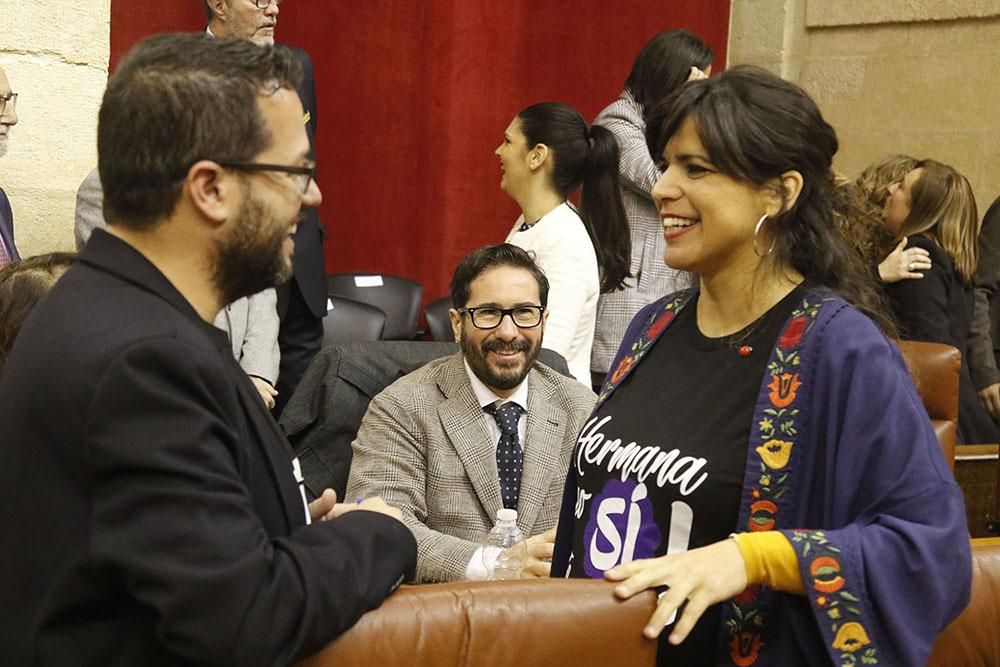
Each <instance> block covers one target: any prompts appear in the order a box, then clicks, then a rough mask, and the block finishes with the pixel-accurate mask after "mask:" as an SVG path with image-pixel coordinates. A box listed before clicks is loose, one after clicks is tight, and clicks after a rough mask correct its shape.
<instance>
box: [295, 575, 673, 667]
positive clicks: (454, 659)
mask: <svg viewBox="0 0 1000 667" xmlns="http://www.w3.org/2000/svg"><path fill="white" fill-rule="evenodd" d="M613 588H614V584H612V583H610V582H606V581H602V580H599V579H597V580H591V579H571V580H566V579H533V580H532V579H524V580H521V581H492V582H479V583H453V584H424V585H419V586H403V587H402V588H400V589H399V590H398V591H396V592H395V593H393V595H392V596H391V597H390V598H389V599H388V600H386V601H385V602H384V603H382V606H381V607H379V608H378V609H377V610H375V611H372V612H369V613H367V614H365V615H364V616H362V617H361V620H360V621H358V623H357V625H355V626H354V627H353V628H351V629H350V630H348V631H347V633H345V634H344V635H342V636H341V638H340V639H338V640H337V641H335V642H333V643H332V644H330V645H328V646H327V647H326V648H325V649H323V650H322V651H321V652H320V653H318V654H317V655H315V656H313V657H312V658H309V659H308V660H305V661H304V662H302V663H300V665H301V667H343V666H344V665H351V666H352V667H364V666H366V665H371V666H372V667H388V666H389V665H407V666H412V667H452V666H453V665H469V666H472V665H577V666H582V665H602V666H607V667H613V666H614V665H630V666H631V665H653V664H654V663H655V662H656V642H655V641H652V640H649V639H646V638H644V637H643V635H642V628H643V627H644V626H645V624H646V621H647V620H648V619H649V617H650V615H651V614H652V613H653V609H654V608H655V606H656V604H655V594H654V593H653V592H652V591H649V592H647V593H643V594H641V595H637V596H635V597H633V598H632V599H630V600H626V601H624V602H623V601H621V600H618V599H617V598H615V596H614V594H613V593H612V590H613Z"/></svg>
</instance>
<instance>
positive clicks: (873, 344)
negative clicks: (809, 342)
mask: <svg viewBox="0 0 1000 667" xmlns="http://www.w3.org/2000/svg"><path fill="white" fill-rule="evenodd" d="M804 302H805V304H809V303H810V302H812V303H815V304H816V308H817V311H816V325H817V327H818V328H817V331H816V341H817V343H818V345H819V346H820V347H821V348H823V349H827V350H829V351H831V352H833V353H835V354H836V356H844V355H846V354H854V353H857V352H864V353H866V354H868V353H876V354H881V353H890V354H891V353H892V351H893V350H894V349H895V348H896V346H895V344H893V343H892V341H890V340H889V338H888V337H887V336H886V335H885V333H884V332H883V331H882V329H880V328H879V326H878V325H877V324H875V322H874V321H872V319H871V318H870V317H868V316H867V315H865V314H864V313H863V312H861V311H860V310H859V309H858V308H857V307H855V306H853V305H852V304H850V303H849V302H847V301H846V300H845V299H843V298H842V297H840V296H839V295H836V294H834V293H833V292H830V291H829V290H825V289H823V290H814V291H810V292H808V293H807V294H806V296H805V297H804Z"/></svg>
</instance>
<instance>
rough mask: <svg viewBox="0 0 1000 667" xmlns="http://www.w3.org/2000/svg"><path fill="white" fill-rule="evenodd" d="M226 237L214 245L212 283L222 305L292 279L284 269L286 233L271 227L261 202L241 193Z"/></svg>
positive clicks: (266, 211)
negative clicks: (232, 222) (218, 293)
mask: <svg viewBox="0 0 1000 667" xmlns="http://www.w3.org/2000/svg"><path fill="white" fill-rule="evenodd" d="M234 222H235V224H234V225H233V229H232V231H231V232H230V234H229V237H228V238H226V239H225V240H224V241H220V242H219V244H218V259H217V260H216V262H215V270H214V276H213V279H214V281H215V286H216V288H217V289H218V290H219V292H220V294H221V295H222V299H223V303H227V304H228V303H232V302H233V301H236V300H237V299H239V298H242V297H245V296H250V295H251V294H256V293H257V292H260V291H261V290H265V289H267V288H268V287H274V286H275V285H280V284H281V283H283V282H285V281H287V280H288V279H289V278H291V277H292V270H291V267H290V266H286V265H285V258H284V252H283V245H284V242H285V238H286V237H287V236H288V229H287V228H283V227H281V226H278V225H274V224H269V223H273V216H272V214H271V212H270V211H269V210H268V208H267V207H266V206H265V205H264V204H263V202H260V201H258V200H257V199H256V198H254V197H253V196H252V194H251V193H250V188H249V185H247V187H245V188H244V189H243V203H242V204H241V205H240V210H239V211H238V212H237V214H236V220H235V221H234Z"/></svg>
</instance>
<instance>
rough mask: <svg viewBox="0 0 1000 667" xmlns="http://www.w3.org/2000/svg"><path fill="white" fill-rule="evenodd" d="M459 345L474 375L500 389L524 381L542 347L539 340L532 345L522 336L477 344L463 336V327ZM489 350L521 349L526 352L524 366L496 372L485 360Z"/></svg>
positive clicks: (490, 386)
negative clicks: (509, 339) (510, 339)
mask: <svg viewBox="0 0 1000 667" xmlns="http://www.w3.org/2000/svg"><path fill="white" fill-rule="evenodd" d="M459 346H460V347H461V348H462V354H463V355H464V356H465V360H466V361H467V362H469V368H471V369H472V372H473V373H475V374H476V377H477V378H479V379H480V380H481V381H482V383H483V384H485V385H486V386H487V387H489V388H490V389H494V390H496V389H499V390H500V391H508V390H510V389H515V388H516V387H517V385H519V384H521V382H523V381H524V378H525V377H526V376H527V375H528V371H529V370H531V369H532V367H533V366H534V365H535V360H536V359H537V358H538V352H539V350H541V347H542V345H541V342H540V341H536V342H535V343H534V345H532V343H531V341H529V340H527V339H524V338H521V339H518V340H513V341H501V340H496V339H491V340H488V341H486V342H484V343H482V345H478V346H477V345H476V344H475V343H473V342H472V341H470V340H469V339H468V338H467V337H466V336H465V329H464V328H463V329H462V336H461V338H460V340H459ZM490 350H492V351H494V352H498V351H503V352H511V351H515V350H517V351H522V350H523V351H524V352H525V353H526V354H525V364H524V367H523V368H522V369H521V370H520V372H518V371H516V370H506V369H504V370H502V371H501V372H499V373H498V372H496V371H494V370H493V369H492V368H490V365H489V363H488V362H487V361H486V355H487V353H488V352H489V351H490Z"/></svg>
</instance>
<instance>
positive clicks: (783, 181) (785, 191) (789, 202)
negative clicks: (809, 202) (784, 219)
mask: <svg viewBox="0 0 1000 667" xmlns="http://www.w3.org/2000/svg"><path fill="white" fill-rule="evenodd" d="M775 180H776V182H775V183H774V187H773V192H774V196H773V198H772V200H771V204H770V205H769V206H768V211H767V214H768V215H769V216H771V217H772V218H773V217H775V216H777V215H780V214H782V213H785V212H786V211H790V210H791V209H792V207H793V206H795V202H796V201H798V199H799V195H800V194H802V184H803V183H804V181H803V179H802V174H800V173H799V172H797V171H794V170H792V171H786V172H784V173H783V174H782V175H781V176H780V177H778V178H777V179H775Z"/></svg>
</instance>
